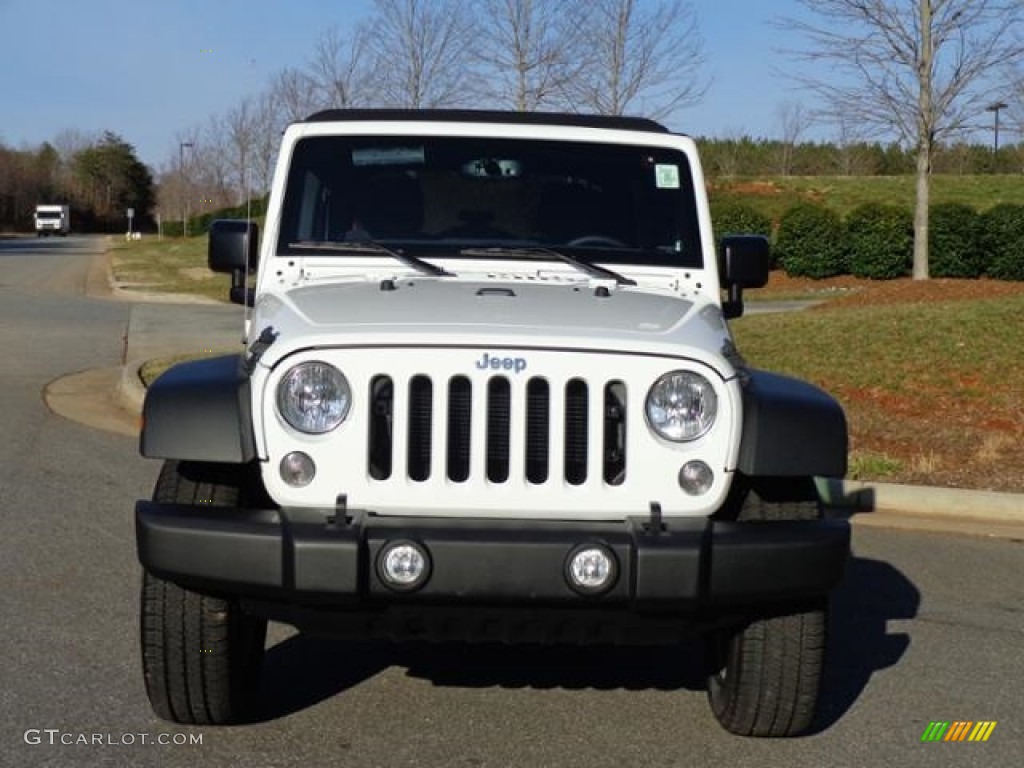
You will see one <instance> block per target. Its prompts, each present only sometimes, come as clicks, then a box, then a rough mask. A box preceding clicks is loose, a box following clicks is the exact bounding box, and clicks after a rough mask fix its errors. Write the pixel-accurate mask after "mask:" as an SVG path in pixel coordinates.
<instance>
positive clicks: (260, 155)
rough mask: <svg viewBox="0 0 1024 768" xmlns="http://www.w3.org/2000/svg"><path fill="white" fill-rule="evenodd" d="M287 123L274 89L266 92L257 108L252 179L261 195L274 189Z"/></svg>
mask: <svg viewBox="0 0 1024 768" xmlns="http://www.w3.org/2000/svg"><path fill="white" fill-rule="evenodd" d="M287 122H288V121H287V119H286V118H285V116H284V113H283V112H282V111H281V109H280V105H279V104H278V102H277V100H276V99H275V97H274V92H273V91H272V90H270V89H267V90H265V91H263V93H261V94H260V95H259V96H258V97H257V99H256V102H255V105H254V107H253V141H252V154H251V158H252V160H251V167H252V174H251V180H252V187H253V191H254V192H256V193H257V194H264V193H266V192H268V191H269V190H270V184H271V181H272V180H273V176H274V161H275V160H276V159H277V150H278V146H279V145H280V143H281V132H282V131H283V130H284V126H285V124H286V123H287Z"/></svg>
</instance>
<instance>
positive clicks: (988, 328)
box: [732, 296, 1024, 491]
mask: <svg viewBox="0 0 1024 768" xmlns="http://www.w3.org/2000/svg"><path fill="white" fill-rule="evenodd" d="M1021 317H1024V296H1012V297H1003V298H999V299H981V300H973V301H951V302H942V301H939V302H934V303H929V304H913V305H897V306H869V307H857V308H844V309H829V308H828V307H827V306H826V307H825V308H822V309H818V310H814V311H808V312H800V313H795V314H784V315H756V316H749V317H744V318H740V319H739V320H736V321H733V324H732V327H733V331H734V333H735V336H736V340H737V344H738V346H739V348H740V351H741V352H742V353H743V355H744V356H745V357H746V359H747V360H748V362H749V363H750V364H751V365H753V366H755V367H758V368H766V369H770V370H775V371H779V372H782V373H788V374H791V375H794V376H797V377H799V378H803V379H807V380H808V381H811V382H814V383H816V384H818V385H819V386H821V387H823V388H824V389H826V390H828V391H829V392H831V393H832V394H833V395H835V396H836V397H837V398H838V399H839V401H840V402H841V403H842V404H843V406H844V408H845V409H846V412H847V418H848V419H849V423H850V431H851V448H852V455H851V476H853V477H855V478H857V477H860V478H861V479H873V480H891V481H901V482H911V483H914V482H922V483H929V484H938V485H949V486H959V487H971V488H990V489H994V490H1017V491H1021V490H1024V446H1022V441H1021V436H1022V435H1024V322H1021Z"/></svg>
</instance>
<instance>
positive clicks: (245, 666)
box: [141, 461, 267, 725]
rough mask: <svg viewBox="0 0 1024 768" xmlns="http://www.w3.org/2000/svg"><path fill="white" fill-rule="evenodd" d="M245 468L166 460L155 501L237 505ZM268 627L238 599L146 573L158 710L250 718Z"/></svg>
mask: <svg viewBox="0 0 1024 768" xmlns="http://www.w3.org/2000/svg"><path fill="white" fill-rule="evenodd" d="M245 478H246V473H245V471H244V470H242V469H241V468H228V469H224V468H219V467H218V468H213V467H208V466H205V465H196V464H185V463H180V462H175V461H169V462H166V463H165V464H164V467H163V469H162V470H161V472H160V478H159V479H158V480H157V484H156V490H155V491H154V493H153V499H154V501H167V502H178V503H182V504H192V503H198V502H200V501H203V502H204V503H212V504H214V505H218V506H234V505H237V504H238V503H239V500H240V498H241V496H242V488H243V483H244V481H245ZM266 634H267V621H266V619H263V618H259V617H256V616H252V615H249V614H246V613H245V612H244V611H242V609H241V607H240V606H239V605H238V603H237V602H236V601H234V600H231V599H228V598H223V597H214V596H211V595H205V594H201V593H199V592H194V591H192V590H189V589H185V588H183V587H181V586H179V585H177V584H175V583H173V582H170V581H167V580H166V579H162V578H160V577H158V576H156V575H154V574H152V573H149V572H146V573H143V576H142V616H141V639H142V671H143V675H144V677H145V681H146V693H147V694H148V695H149V701H150V704H151V705H152V706H153V711H154V712H156V714H157V715H158V716H159V717H161V718H163V719H164V720H170V721H172V722H176V723H185V724H190V725H207V724H208V725H222V724H227V723H237V722H245V721H246V720H249V719H251V717H252V714H253V705H254V703H255V698H256V696H255V694H256V691H257V688H258V684H259V673H260V666H261V664H262V661H263V650H264V643H265V641H266Z"/></svg>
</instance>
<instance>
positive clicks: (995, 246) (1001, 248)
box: [981, 203, 1024, 280]
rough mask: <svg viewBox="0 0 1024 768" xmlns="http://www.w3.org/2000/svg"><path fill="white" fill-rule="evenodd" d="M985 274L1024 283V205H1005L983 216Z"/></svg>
mask: <svg viewBox="0 0 1024 768" xmlns="http://www.w3.org/2000/svg"><path fill="white" fill-rule="evenodd" d="M981 231H982V233H983V234H982V248H983V249H984V251H985V256H986V261H987V264H986V267H985V271H986V272H987V273H988V276H989V277H994V278H996V279H998V280H1024V205H1014V204H1013V203H1003V204H1001V205H997V206H995V207H994V208H990V209H989V210H987V211H986V212H985V213H983V214H982V215H981Z"/></svg>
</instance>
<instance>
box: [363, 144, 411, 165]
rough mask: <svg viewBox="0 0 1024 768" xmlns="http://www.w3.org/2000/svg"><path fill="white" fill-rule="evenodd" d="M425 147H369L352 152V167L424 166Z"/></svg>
mask: <svg viewBox="0 0 1024 768" xmlns="http://www.w3.org/2000/svg"><path fill="white" fill-rule="evenodd" d="M423 159H424V158H423V147H369V148H367V149H353V150H352V165H357V166H359V165H423Z"/></svg>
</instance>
